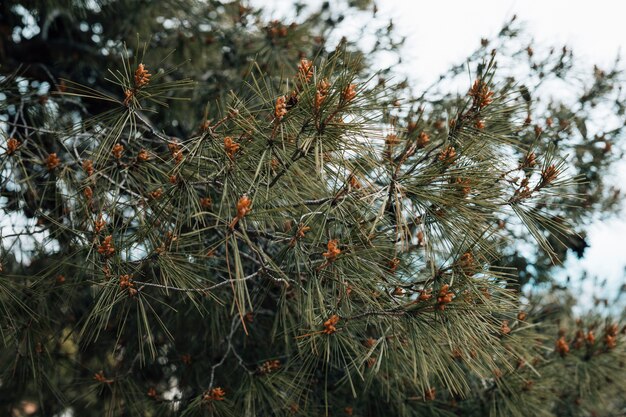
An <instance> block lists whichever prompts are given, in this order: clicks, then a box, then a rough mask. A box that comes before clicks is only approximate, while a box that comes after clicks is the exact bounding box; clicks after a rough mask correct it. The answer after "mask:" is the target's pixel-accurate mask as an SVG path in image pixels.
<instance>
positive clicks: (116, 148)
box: [111, 143, 124, 159]
mask: <svg viewBox="0 0 626 417" xmlns="http://www.w3.org/2000/svg"><path fill="white" fill-rule="evenodd" d="M123 153H124V146H122V145H121V144H119V143H116V144H115V145H113V149H111V154H112V155H113V157H114V158H115V159H121V158H122V154H123Z"/></svg>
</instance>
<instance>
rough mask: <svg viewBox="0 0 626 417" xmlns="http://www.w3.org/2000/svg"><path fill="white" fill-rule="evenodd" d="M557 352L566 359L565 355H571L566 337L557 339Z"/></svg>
mask: <svg viewBox="0 0 626 417" xmlns="http://www.w3.org/2000/svg"><path fill="white" fill-rule="evenodd" d="M555 350H556V352H557V353H558V354H559V355H561V356H562V357H565V355H567V354H568V353H569V343H567V340H565V336H561V337H559V338H558V339H557V341H556V345H555Z"/></svg>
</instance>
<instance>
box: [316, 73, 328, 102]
mask: <svg viewBox="0 0 626 417" xmlns="http://www.w3.org/2000/svg"><path fill="white" fill-rule="evenodd" d="M329 91H330V83H329V82H328V80H327V79H326V78H324V79H323V80H321V81H320V82H319V83H317V91H315V110H319V109H320V107H322V104H323V103H324V101H325V100H326V97H327V96H328V92H329Z"/></svg>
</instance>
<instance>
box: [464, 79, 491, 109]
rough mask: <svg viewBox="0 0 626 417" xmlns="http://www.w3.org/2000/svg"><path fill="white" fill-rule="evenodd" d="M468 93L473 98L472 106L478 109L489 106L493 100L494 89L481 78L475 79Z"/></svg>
mask: <svg viewBox="0 0 626 417" xmlns="http://www.w3.org/2000/svg"><path fill="white" fill-rule="evenodd" d="M467 95H469V96H470V97H471V98H472V107H474V108H475V109H478V110H481V109H483V108H485V107H487V106H488V105H490V104H491V103H492V102H493V91H491V90H489V86H488V85H487V83H485V82H483V81H482V80H480V79H478V80H476V81H474V84H473V85H472V88H470V90H469V92H468V93H467Z"/></svg>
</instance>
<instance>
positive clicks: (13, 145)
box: [6, 138, 21, 156]
mask: <svg viewBox="0 0 626 417" xmlns="http://www.w3.org/2000/svg"><path fill="white" fill-rule="evenodd" d="M20 145H21V142H20V141H19V140H17V139H15V138H9V140H7V151H6V153H7V155H9V156H11V155H13V154H14V153H15V151H17V149H18V148H19V147H20Z"/></svg>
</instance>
